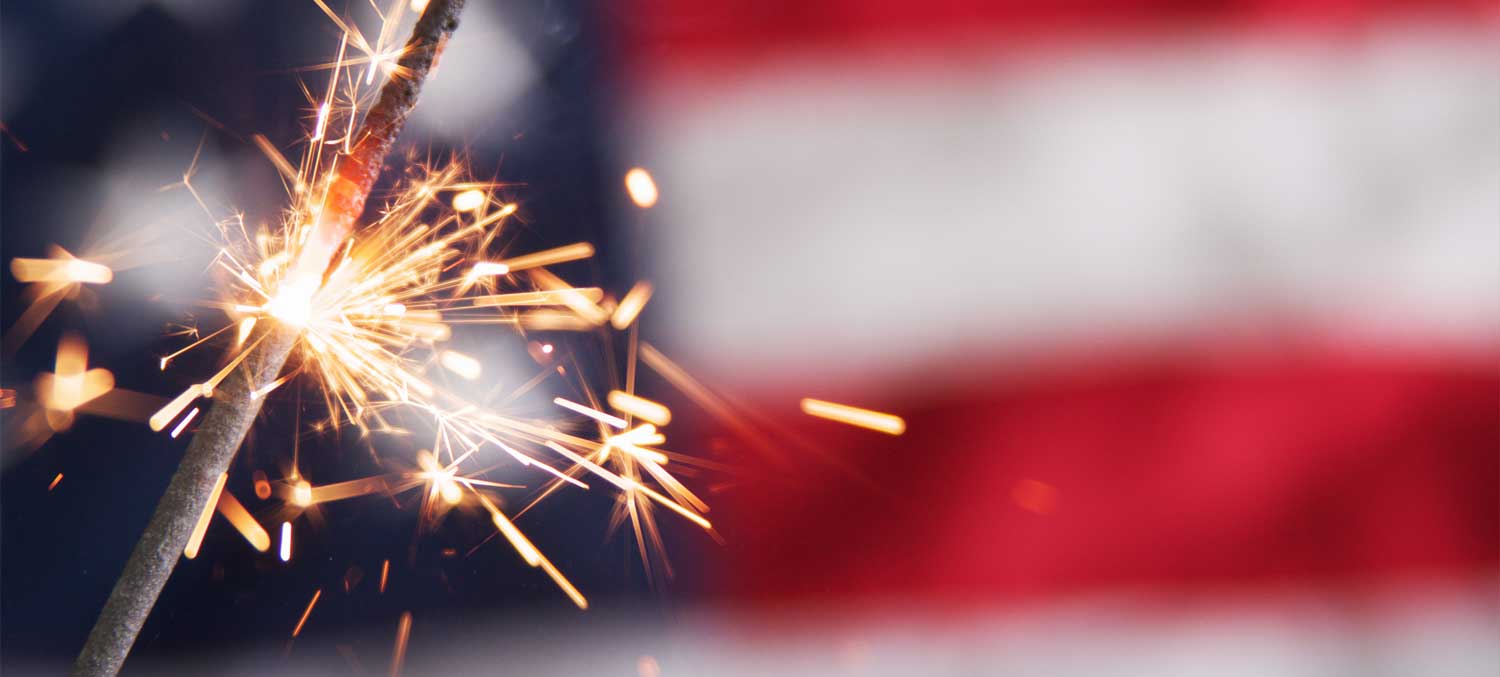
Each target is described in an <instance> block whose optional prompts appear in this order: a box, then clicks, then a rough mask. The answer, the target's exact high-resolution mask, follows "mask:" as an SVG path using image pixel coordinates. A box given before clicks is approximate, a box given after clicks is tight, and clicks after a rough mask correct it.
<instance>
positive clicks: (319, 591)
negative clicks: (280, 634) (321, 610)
mask: <svg viewBox="0 0 1500 677" xmlns="http://www.w3.org/2000/svg"><path fill="white" fill-rule="evenodd" d="M322 596H323V589H322V588H318V589H317V591H316V592H314V593H313V596H312V600H311V601H309V602H308V603H307V610H305V611H303V612H302V618H301V619H300V620H298V621H297V627H295V628H292V636H293V637H296V636H297V635H299V634H301V633H302V626H303V625H305V624H306V623H307V617H308V616H311V615H312V610H313V607H314V606H317V604H318V598H319V597H322Z"/></svg>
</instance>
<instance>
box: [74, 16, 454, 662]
mask: <svg viewBox="0 0 1500 677" xmlns="http://www.w3.org/2000/svg"><path fill="white" fill-rule="evenodd" d="M399 6H400V5H398V7H399ZM462 7H463V2H462V0H436V1H434V2H432V3H431V4H430V5H429V6H428V7H427V8H426V9H425V10H424V11H423V13H422V16H421V18H420V19H419V20H418V21H417V25H416V28H415V29H413V32H412V37H411V39H410V40H408V41H407V43H406V47H405V48H404V49H403V50H401V52H400V55H399V57H398V59H396V60H395V63H394V64H393V71H394V70H396V69H399V72H400V74H401V76H400V77H391V78H390V79H389V80H387V81H386V83H385V84H384V85H383V86H382V87H381V91H380V98H379V100H378V101H377V102H376V103H375V105H374V106H373V107H372V108H370V109H369V111H368V112H367V113H366V114H365V117H364V120H363V122H362V124H361V125H360V132H359V133H358V134H357V135H355V136H350V137H346V139H345V142H346V146H347V148H346V151H348V152H346V154H344V155H343V156H342V157H341V158H340V162H339V163H338V164H337V165H336V168H335V169H334V170H333V171H330V172H327V173H326V174H324V175H325V176H328V177H331V178H330V179H329V180H328V181H327V183H326V185H325V186H323V190H324V195H323V199H322V201H321V202H319V203H317V204H319V206H320V209H319V213H318V214H317V216H316V220H315V221H314V222H313V224H314V225H312V226H308V227H305V228H304V229H303V230H302V231H301V232H302V234H303V235H305V237H304V239H302V240H301V241H300V243H299V244H300V250H299V251H298V255H297V257H296V259H295V260H294V261H291V262H290V265H291V266H292V270H291V271H290V272H289V273H288V274H287V275H286V276H285V278H284V279H285V280H286V284H285V287H284V288H283V289H282V290H281V291H280V293H281V294H285V295H286V296H284V297H278V298H282V299H284V301H283V304H282V305H281V307H280V309H281V310H282V311H283V313H282V314H283V315H284V316H286V317H295V311H296V309H298V308H300V307H301V306H302V303H303V302H305V301H308V300H310V296H311V293H312V292H314V291H316V289H317V286H316V285H317V283H318V281H319V280H320V279H321V278H322V277H323V274H324V271H325V269H326V268H327V267H328V264H329V262H330V260H331V259H332V257H333V255H334V254H335V253H336V251H337V248H338V247H339V246H340V245H341V244H342V242H343V241H344V239H345V238H346V237H347V235H348V234H349V232H350V231H351V230H352V229H353V225H354V223H355V221H356V220H357V219H358V218H359V217H360V216H361V215H362V214H363V212H364V203H365V199H366V198H367V197H368V195H369V192H370V188H371V187H372V186H373V185H374V183H375V179H376V177H377V175H378V174H379V172H380V167H381V164H382V163H383V162H384V161H385V156H386V154H387V153H388V152H389V151H390V148H391V146H392V144H394V143H395V141H396V136H397V134H398V133H399V132H400V130H401V126H402V125H403V124H404V123H405V121H406V117H407V115H408V114H409V113H410V112H411V109H412V108H413V107H414V106H415V105H416V100H417V95H418V93H419V92H420V91H421V86H422V83H423V81H424V80H425V78H426V76H427V73H428V71H429V70H430V69H431V68H432V66H433V63H434V62H435V61H436V59H437V56H438V53H439V51H440V50H441V48H442V46H443V44H444V43H445V42H446V38H447V36H448V35H449V34H451V33H452V32H453V30H454V29H455V28H456V27H457V25H458V14H459V12H460V10H461V9H462ZM325 10H326V7H325ZM330 14H331V12H330ZM345 35H346V36H347V35H358V33H357V32H355V31H349V30H346V31H345ZM362 40H363V39H362V38H361V41H362ZM370 52H371V54H370V57H371V60H370V66H371V68H372V71H371V73H372V75H373V68H375V66H376V64H377V63H380V62H383V60H377V59H376V56H377V55H376V53H375V50H374V49H373V48H371V50H370ZM335 72H337V71H335ZM330 91H331V88H330ZM353 119H354V118H353V116H351V117H350V125H351V126H352V124H353ZM320 126H321V125H320ZM320 131H324V130H320ZM317 157H322V155H321V154H319V155H317ZM308 204H312V203H308ZM288 251H290V250H288ZM268 324H273V326H271V327H269V328H268V329H266V330H262V331H261V332H260V335H259V336H258V337H255V338H254V339H253V342H252V347H251V348H248V349H246V350H245V351H244V352H243V354H242V355H241V356H240V357H239V358H237V359H236V360H235V361H233V362H231V364H230V366H229V367H226V369H225V370H224V371H221V372H220V374H219V375H216V376H215V377H214V378H213V379H210V381H208V382H205V383H204V384H202V386H200V387H199V389H198V394H199V395H202V396H210V395H213V394H214V391H215V390H219V395H220V398H219V402H218V404H217V405H216V406H214V407H213V408H212V409H211V410H210V412H209V414H208V415H207V416H206V417H204V421H203V424H202V427H201V428H200V429H199V431H198V433H197V434H196V435H195V436H194V437H193V441H192V443H191V444H190V445H189V447H188V450H187V452H186V454H185V456H184V458H183V461H182V464H181V465H180V466H179V467H178V470H177V472H176V473H175V474H174V475H173V476H172V481H171V483H170V484H169V485H168V487H167V493H166V495H165V496H163V497H162V500H161V503H159V504H158V506H157V510H156V513H155V515H153V517H152V519H151V523H150V524H149V525H148V526H147V527H146V532H145V533H144V534H143V535H142V536H141V540H140V541H139V542H138V543H137V545H136V548H135V551H134V552H132V553H131V556H130V560H129V561H128V562H127V563H126V565H125V571H124V572H123V573H122V574H121V575H120V579H119V580H118V581H117V582H116V583H115V587H114V589H113V590H112V591H111V592H110V596H109V600H108V601H107V602H106V603H105V606H104V609H103V611H101V612H100V614H99V620H98V622H97V623H96V624H95V625H94V629H93V631H92V632H91V633H90V634H89V639H88V641H87V642H86V643H85V644H84V647H83V651H82V652H80V653H79V656H78V660H77V662H76V663H75V664H74V667H73V669H74V672H75V673H77V674H85V675H110V674H115V673H118V672H119V670H120V666H121V665H122V664H123V663H124V661H125V657H126V655H128V654H129V652H130V647H131V645H133V644H134V643H135V637H136V635H137V634H138V633H139V632H140V629H141V625H142V624H144V623H145V620H146V616H147V615H148V614H149V613H150V610H151V607H152V606H154V605H155V602H156V598H157V596H158V595H160V594H161V589H162V587H163V586H164V585H166V582H167V578H168V577H169V576H170V575H171V572H172V569H173V568H174V567H175V566H176V563H177V556H178V553H179V552H183V550H184V548H185V547H186V544H187V542H188V541H189V539H190V538H191V536H192V535H193V533H194V532H195V531H197V529H196V528H195V526H196V523H195V520H196V519H197V517H198V516H199V514H200V513H201V512H202V510H203V508H204V507H205V506H212V505H214V503H215V501H214V500H213V499H212V498H211V497H212V495H213V494H215V493H217V488H216V487H222V484H223V480H222V479H221V478H222V477H223V474H224V473H225V471H226V470H227V468H228V467H229V462H230V460H232V459H233V457H234V453H235V451H236V450H237V449H238V448H239V446H240V443H241V442H242V441H243V440H244V437H245V433H246V432H248V431H249V428H250V424H251V423H252V422H253V421H254V419H255V416H256V414H257V413H258V410H259V408H260V402H261V398H258V397H255V396H254V394H255V393H256V392H258V391H259V390H260V389H261V388H263V387H264V386H265V385H266V384H269V383H271V382H273V381H274V380H275V379H276V376H277V374H278V372H280V371H281V367H282V364H283V363H284V362H285V361H286V358H287V356H288V354H289V353H290V352H291V350H292V348H293V346H294V345H295V344H296V340H297V336H298V328H297V327H296V326H295V323H292V322H288V323H284V324H283V323H268ZM257 348H258V349H257ZM252 355H253V359H251V357H252ZM241 365H243V367H244V368H238V367H240V366H241ZM220 386H222V387H220ZM179 399H182V398H179ZM174 418H175V417H174ZM200 538H201V537H200ZM304 620H305V619H304Z"/></svg>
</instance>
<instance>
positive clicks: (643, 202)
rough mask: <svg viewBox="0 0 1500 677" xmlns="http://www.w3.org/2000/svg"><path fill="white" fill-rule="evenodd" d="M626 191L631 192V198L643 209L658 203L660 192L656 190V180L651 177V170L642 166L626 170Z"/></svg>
mask: <svg viewBox="0 0 1500 677" xmlns="http://www.w3.org/2000/svg"><path fill="white" fill-rule="evenodd" d="M625 192H627V193H629V194H630V200H631V201H632V202H634V203H635V206H637V207H640V208H641V209H650V208H651V207H652V206H653V205H655V204H656V199H657V198H658V197H660V193H658V192H657V190H656V180H655V179H652V178H651V172H648V171H646V170H645V169H642V168H640V167H635V168H633V169H631V170H630V171H628V172H625Z"/></svg>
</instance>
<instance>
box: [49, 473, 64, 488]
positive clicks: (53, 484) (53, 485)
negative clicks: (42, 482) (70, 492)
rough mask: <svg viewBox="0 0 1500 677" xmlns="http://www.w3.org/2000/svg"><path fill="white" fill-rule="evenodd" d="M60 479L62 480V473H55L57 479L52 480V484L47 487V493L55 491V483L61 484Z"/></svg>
mask: <svg viewBox="0 0 1500 677" xmlns="http://www.w3.org/2000/svg"><path fill="white" fill-rule="evenodd" d="M62 478H63V474H62V473H57V477H54V478H52V483H51V484H49V485H47V491H52V490H53V489H56V488H57V483H58V482H61V481H62Z"/></svg>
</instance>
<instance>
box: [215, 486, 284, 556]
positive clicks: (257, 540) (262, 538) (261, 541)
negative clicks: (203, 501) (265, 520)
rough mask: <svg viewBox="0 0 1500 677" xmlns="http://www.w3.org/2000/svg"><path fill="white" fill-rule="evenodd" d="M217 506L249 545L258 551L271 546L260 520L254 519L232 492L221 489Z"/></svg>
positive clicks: (268, 535) (269, 538) (263, 550)
mask: <svg viewBox="0 0 1500 677" xmlns="http://www.w3.org/2000/svg"><path fill="white" fill-rule="evenodd" d="M218 506H219V513H220V514H222V515H224V517H225V519H228V520H229V523H230V524H232V525H234V528H235V529H237V530H239V532H240V535H241V536H244V537H245V540H246V541H249V542H250V546H251V547H253V548H255V549H256V550H257V551H259V552H265V551H267V550H269V549H270V548H271V535H270V534H267V533H266V530H265V528H264V527H262V526H261V525H260V522H257V521H255V517H254V516H252V515H251V514H250V511H249V510H246V509H245V506H244V505H243V504H241V503H240V501H239V499H237V498H235V497H234V494H231V493H229V492H227V491H221V492H220V493H219V502H218Z"/></svg>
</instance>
